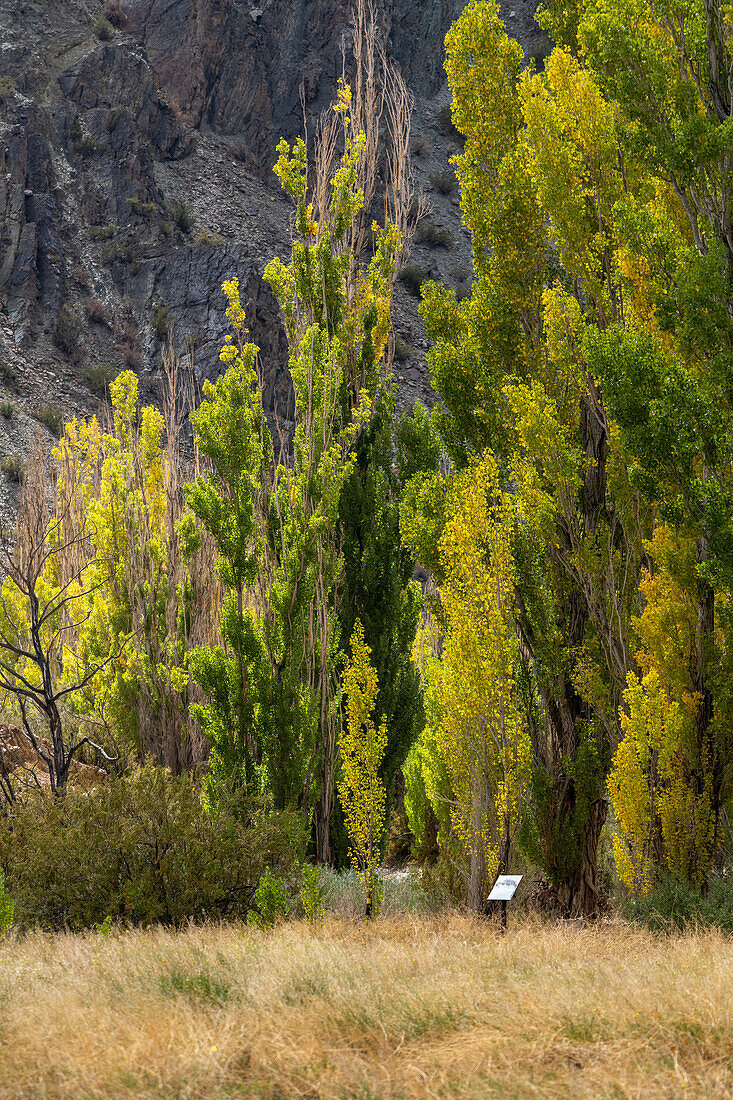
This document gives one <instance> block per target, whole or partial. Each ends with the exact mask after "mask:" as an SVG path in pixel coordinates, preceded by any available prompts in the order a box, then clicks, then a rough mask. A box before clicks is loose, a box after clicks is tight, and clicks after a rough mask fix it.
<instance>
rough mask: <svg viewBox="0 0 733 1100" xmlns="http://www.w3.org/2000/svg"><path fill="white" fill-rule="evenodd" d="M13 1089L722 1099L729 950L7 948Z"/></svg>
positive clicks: (294, 938) (252, 934) (35, 1093)
mask: <svg viewBox="0 0 733 1100" xmlns="http://www.w3.org/2000/svg"><path fill="white" fill-rule="evenodd" d="M0 1096H1V1097H3V1098H6V1097H22V1098H23V1100H32V1098H46V1097H49V1098H50V1097H73V1098H77V1097H84V1098H87V1097H88V1098H92V1097H105V1098H107V1097H114V1098H115V1100H117V1098H121V1100H125V1098H132V1097H179V1098H181V1100H183V1098H192V1100H199V1098H201V1100H204V1098H205V1100H210V1098H211V1100H217V1098H222V1100H223V1098H224V1097H240V1096H242V1097H244V1096H247V1097H257V1098H259V1097H262V1098H275V1097H281V1098H290V1097H310V1098H312V1100H316V1098H322V1100H327V1098H328V1100H331V1098H334V1100H336V1098H342V1097H361V1098H363V1100H366V1098H371V1097H385V1098H387V1097H389V1098H395V1100H396V1098H398V1097H420V1098H423V1097H424V1098H429V1097H441V1098H442V1097H446V1098H448V1097H493V1096H497V1097H524V1096H543V1097H562V1098H563V1100H572V1098H575V1097H609V1098H610V1097H641V1098H645V1100H646V1098H653V1097H699V1096H704V1097H729V1096H733V942H731V941H730V940H728V939H726V938H724V937H723V936H721V935H719V934H717V933H715V932H701V933H688V934H685V935H680V936H670V937H667V936H656V937H655V936H652V935H651V934H649V933H647V932H644V931H641V930H638V929H635V928H629V927H627V926H624V925H622V924H620V923H619V924H603V925H599V926H597V927H586V928H582V927H580V928H579V927H575V926H572V925H554V924H542V923H540V922H539V921H538V920H530V919H529V918H518V917H516V916H515V917H514V918H513V920H511V921H510V928H509V933H508V935H506V936H504V937H502V936H500V935H499V934H497V932H496V930H495V929H494V928H493V927H492V926H490V925H489V924H488V923H486V922H481V921H479V920H472V919H470V918H467V917H462V916H457V915H454V916H446V917H443V918H427V917H422V918H416V917H403V918H392V919H383V920H381V921H375V922H374V924H373V925H370V926H367V925H365V924H364V923H363V922H362V923H357V922H353V921H348V920H344V919H336V918H328V919H327V920H326V921H325V922H324V923H323V924H321V925H318V926H315V927H309V926H308V925H306V924H298V923H291V924H285V925H282V926H281V927H280V928H278V929H276V930H275V931H273V932H270V933H261V932H258V931H254V930H252V929H249V928H246V927H241V926H227V927H224V926H215V927H209V928H204V929H201V928H198V929H193V928H192V929H190V930H189V931H184V932H182V933H171V932H166V931H162V930H153V931H147V932H126V933H122V934H120V935H115V934H113V935H110V936H96V935H94V934H90V935H84V936H72V935H43V934H33V935H30V936H28V937H26V938H22V939H16V940H14V939H12V938H10V939H8V940H6V941H4V942H3V943H0Z"/></svg>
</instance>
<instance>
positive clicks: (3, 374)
mask: <svg viewBox="0 0 733 1100" xmlns="http://www.w3.org/2000/svg"><path fill="white" fill-rule="evenodd" d="M17 378H18V374H17V371H16V370H15V369H14V368H13V367H12V366H11V365H10V363H0V382H3V383H4V384H5V385H6V386H12V384H13V382H15V381H16V380H17Z"/></svg>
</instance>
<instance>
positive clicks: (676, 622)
mask: <svg viewBox="0 0 733 1100" xmlns="http://www.w3.org/2000/svg"><path fill="white" fill-rule="evenodd" d="M645 545H646V549H647V552H648V553H649V555H650V557H651V559H652V561H653V562H654V571H653V573H651V574H647V576H646V577H645V579H644V581H643V582H642V586H641V588H642V593H643V595H644V599H645V607H644V612H643V614H642V615H641V616H640V618H639V619H638V620H637V622H636V627H637V632H638V635H639V638H640V640H641V642H642V645H643V648H642V649H641V650H640V651H639V652H638V653H637V655H636V657H637V661H638V663H639V666H640V668H641V670H642V671H641V674H639V675H637V674H635V673H629V676H628V681H627V687H626V690H625V692H624V710H623V712H622V714H621V726H622V729H623V734H624V736H623V739H622V741H621V743H620V744H619V746H618V749H617V750H616V753H615V756H614V759H613V767H612V769H611V772H610V774H609V777H608V789H609V795H610V798H611V802H612V804H613V809H614V814H615V817H616V830H617V831H616V835H615V837H614V852H615V856H616V865H617V868H618V871H619V875H620V877H621V879H622V880H623V882H625V883H626V885H627V886H628V887H629V888H630V889H631V890H632V891H633V893H634V894H636V895H637V896H643V895H644V894H647V893H648V892H649V890H651V889H652V888H653V886H654V885H655V881H656V877H657V874H658V872H659V871H660V870H663V871H666V872H667V873H669V874H671V875H673V876H674V877H675V878H677V879H682V880H686V881H688V882H690V883H691V884H693V885H698V886H703V885H704V883H705V881H706V879H707V876H708V873H709V871H710V870H711V869H712V866H713V862H714V857H715V847H716V844H715V840H716V838H715V813H714V806H713V789H712V769H711V750H710V749H709V748H708V746H707V745H706V743H705V742H703V743H702V744H700V742H699V741H698V739H697V737H696V735H695V715H696V711H697V707H698V704H699V698H698V695H697V693H696V691H695V685H694V684H693V682H692V676H691V672H690V659H689V657H690V652H691V651H692V650H693V649H694V645H695V643H696V636H697V629H698V626H697V578H696V572H695V567H696V560H695V545H694V540H692V539H690V538H687V539H686V538H685V537H684V536H681V535H678V534H676V533H675V532H673V531H672V530H671V529H670V528H669V527H668V526H666V525H665V524H660V525H659V526H658V527H657V530H656V532H655V535H654V538H653V539H650V540H649V541H648V542H646V544H645ZM718 634H719V638H718V646H719V647H720V649H721V650H722V652H721V653H720V657H722V659H723V664H724V665H726V666H727V660H725V658H726V654H725V644H724V643H725V638H724V635H723V632H722V631H719V632H718Z"/></svg>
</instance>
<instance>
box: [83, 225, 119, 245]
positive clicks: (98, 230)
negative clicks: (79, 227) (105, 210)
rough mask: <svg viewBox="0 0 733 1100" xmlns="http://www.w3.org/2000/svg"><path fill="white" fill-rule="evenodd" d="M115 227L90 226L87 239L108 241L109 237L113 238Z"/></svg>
mask: <svg viewBox="0 0 733 1100" xmlns="http://www.w3.org/2000/svg"><path fill="white" fill-rule="evenodd" d="M114 235H115V227H114V226H113V225H90V226H89V237H90V239H91V240H93V241H108V240H109V239H110V237H114Z"/></svg>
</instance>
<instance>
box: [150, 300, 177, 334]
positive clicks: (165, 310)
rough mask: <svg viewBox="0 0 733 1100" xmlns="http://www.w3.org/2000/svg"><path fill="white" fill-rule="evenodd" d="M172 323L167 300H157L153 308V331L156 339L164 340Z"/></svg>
mask: <svg viewBox="0 0 733 1100" xmlns="http://www.w3.org/2000/svg"><path fill="white" fill-rule="evenodd" d="M171 324H172V316H171V307H170V306H169V305H168V303H167V302H158V303H157V304H156V306H155V308H154V309H153V333H154V335H155V339H156V340H161V341H162V340H166V339H167V338H168V331H169V329H170V327H171Z"/></svg>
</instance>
